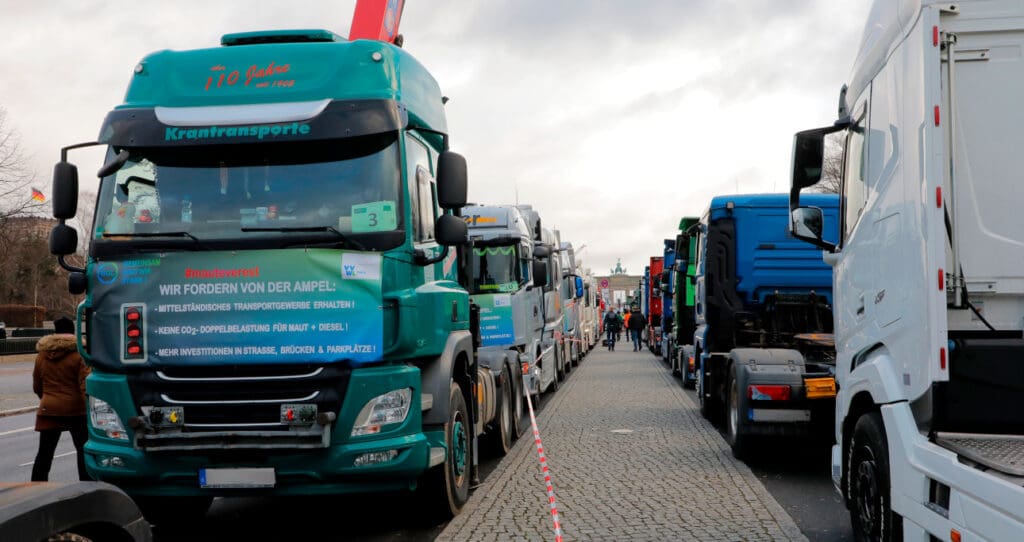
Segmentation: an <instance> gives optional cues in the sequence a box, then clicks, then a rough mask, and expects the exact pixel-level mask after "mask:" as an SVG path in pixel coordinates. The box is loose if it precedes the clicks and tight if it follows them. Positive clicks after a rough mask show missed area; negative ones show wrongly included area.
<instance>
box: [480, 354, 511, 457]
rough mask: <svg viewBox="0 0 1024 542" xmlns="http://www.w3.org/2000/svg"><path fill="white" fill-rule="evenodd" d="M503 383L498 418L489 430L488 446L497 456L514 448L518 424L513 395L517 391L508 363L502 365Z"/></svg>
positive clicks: (505, 453) (502, 455)
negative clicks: (515, 429) (515, 428)
mask: <svg viewBox="0 0 1024 542" xmlns="http://www.w3.org/2000/svg"><path fill="white" fill-rule="evenodd" d="M501 384H502V385H501V391H500V393H499V394H498V397H499V401H498V412H497V415H496V416H495V417H496V418H497V419H496V420H495V421H494V422H493V423H492V424H491V427H490V430H489V431H488V432H487V448H488V450H489V451H490V452H491V453H492V454H493V455H494V456H496V457H505V456H506V455H508V452H509V450H511V449H512V441H513V439H514V436H513V434H512V433H513V431H514V427H513V426H515V425H516V423H515V421H514V420H513V419H512V417H513V412H512V402H513V398H512V397H513V394H514V393H515V391H514V390H513V388H514V385H513V384H512V380H511V378H510V377H509V374H508V366H506V365H502V368H501Z"/></svg>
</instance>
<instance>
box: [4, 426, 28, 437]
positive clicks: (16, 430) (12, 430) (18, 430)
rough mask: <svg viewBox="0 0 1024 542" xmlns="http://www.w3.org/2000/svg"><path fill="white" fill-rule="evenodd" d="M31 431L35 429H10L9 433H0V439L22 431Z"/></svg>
mask: <svg viewBox="0 0 1024 542" xmlns="http://www.w3.org/2000/svg"><path fill="white" fill-rule="evenodd" d="M33 429H35V427H22V428H21V429H11V430H10V431H4V432H3V433H0V437H2V436H4V435H10V434H13V433H21V432H22V431H31V430H33Z"/></svg>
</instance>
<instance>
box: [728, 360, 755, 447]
mask: <svg viewBox="0 0 1024 542" xmlns="http://www.w3.org/2000/svg"><path fill="white" fill-rule="evenodd" d="M746 407H747V400H746V395H742V394H740V392H739V383H738V382H737V381H736V366H735V365H734V366H732V367H730V368H729V394H728V395H727V396H726V408H727V418H726V420H725V425H726V428H725V440H726V442H728V443H729V447H730V448H732V456H733V457H735V458H736V459H743V458H744V456H745V454H746V452H747V448H748V447H749V446H750V435H747V434H746V430H745V427H744V426H745V423H744V416H743V413H744V412H746V410H747V408H746Z"/></svg>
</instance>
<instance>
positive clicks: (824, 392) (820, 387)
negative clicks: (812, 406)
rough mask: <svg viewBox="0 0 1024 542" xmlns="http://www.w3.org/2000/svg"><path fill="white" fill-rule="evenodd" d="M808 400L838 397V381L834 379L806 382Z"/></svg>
mask: <svg viewBox="0 0 1024 542" xmlns="http://www.w3.org/2000/svg"><path fill="white" fill-rule="evenodd" d="M804 388H805V389H806V390H807V398H808V399H827V398H829V397H835V396H836V380H835V379H834V378H832V377H824V378H808V379H806V380H804Z"/></svg>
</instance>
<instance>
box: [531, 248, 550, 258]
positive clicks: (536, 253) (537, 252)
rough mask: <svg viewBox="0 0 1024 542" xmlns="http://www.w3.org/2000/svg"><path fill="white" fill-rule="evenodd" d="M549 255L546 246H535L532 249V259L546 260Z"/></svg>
mask: <svg viewBox="0 0 1024 542" xmlns="http://www.w3.org/2000/svg"><path fill="white" fill-rule="evenodd" d="M550 255H551V251H550V250H548V247H546V246H535V247H533V257H534V258H547V257H548V256H550Z"/></svg>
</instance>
